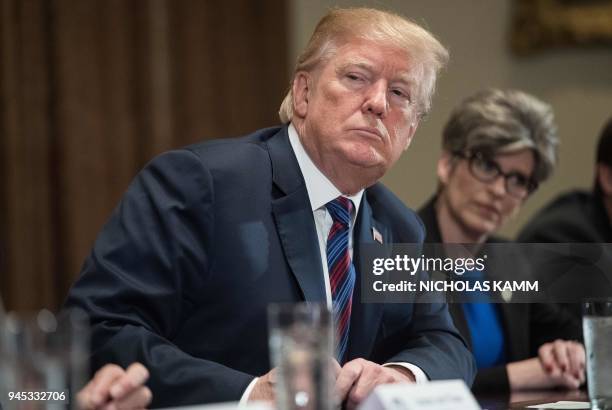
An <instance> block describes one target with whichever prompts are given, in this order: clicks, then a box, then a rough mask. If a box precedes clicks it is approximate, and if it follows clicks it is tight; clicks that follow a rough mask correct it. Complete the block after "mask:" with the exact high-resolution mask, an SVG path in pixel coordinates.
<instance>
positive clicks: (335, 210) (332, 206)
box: [325, 196, 353, 226]
mask: <svg viewBox="0 0 612 410" xmlns="http://www.w3.org/2000/svg"><path fill="white" fill-rule="evenodd" d="M325 207H326V208H327V212H329V214H330V215H331V217H332V220H333V221H334V222H339V223H341V224H343V225H345V226H349V220H350V217H351V213H352V212H353V202H352V201H351V200H350V199H348V198H345V197H343V196H339V197H338V198H336V199H334V200H333V201H329V202H328V203H327V204H326V205H325Z"/></svg>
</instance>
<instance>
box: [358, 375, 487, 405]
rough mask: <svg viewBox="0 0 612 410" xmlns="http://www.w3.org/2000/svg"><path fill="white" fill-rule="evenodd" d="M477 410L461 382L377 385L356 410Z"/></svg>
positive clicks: (468, 390)
mask: <svg viewBox="0 0 612 410" xmlns="http://www.w3.org/2000/svg"><path fill="white" fill-rule="evenodd" d="M457 409H462V410H480V406H479V405H478V402H477V401H476V399H475V398H474V396H473V395H472V392H470V389H469V388H468V387H467V385H466V384H465V383H464V382H463V380H443V381H432V382H427V383H422V384H409V383H406V384H404V383H396V384H385V385H382V386H378V387H377V388H375V389H374V391H373V392H372V393H371V394H370V395H369V396H368V398H366V399H365V400H364V401H363V403H361V405H360V406H359V409H358V410H457Z"/></svg>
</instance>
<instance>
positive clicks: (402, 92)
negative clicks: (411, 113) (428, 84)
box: [391, 88, 409, 99]
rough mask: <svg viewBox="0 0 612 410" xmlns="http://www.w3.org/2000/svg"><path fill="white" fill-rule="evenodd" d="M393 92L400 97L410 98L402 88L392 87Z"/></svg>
mask: <svg viewBox="0 0 612 410" xmlns="http://www.w3.org/2000/svg"><path fill="white" fill-rule="evenodd" d="M391 92H392V93H393V94H395V95H397V96H398V97H402V98H406V99H409V97H408V94H406V93H405V92H404V91H402V90H400V89H398V88H393V89H391Z"/></svg>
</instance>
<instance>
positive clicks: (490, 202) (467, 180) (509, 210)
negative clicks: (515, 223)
mask: <svg viewBox="0 0 612 410" xmlns="http://www.w3.org/2000/svg"><path fill="white" fill-rule="evenodd" d="M480 165H481V166H482V167H485V169H484V171H485V172H486V171H487V169H486V167H490V169H492V168H494V167H495V165H497V167H498V168H499V170H501V172H502V173H503V174H504V175H512V176H511V177H510V180H509V181H508V183H507V182H506V179H507V177H504V175H498V176H497V177H496V178H495V179H493V180H492V181H490V182H483V181H482V178H480V179H479V178H477V177H476V176H475V173H474V172H473V170H474V169H475V167H474V166H472V167H471V168H470V161H469V159H467V158H459V157H452V156H451V155H450V154H449V153H445V154H444V155H443V156H442V158H441V159H440V161H439V163H438V177H439V179H440V183H441V185H442V189H441V192H440V196H439V198H440V201H443V203H444V206H446V207H447V209H448V213H449V215H450V217H451V218H452V219H453V220H454V222H455V223H456V225H457V226H459V227H460V229H461V230H463V231H464V234H465V236H466V237H474V238H479V237H482V236H489V235H491V234H493V233H494V232H495V231H497V230H498V229H499V228H500V227H501V226H502V225H503V224H504V223H505V222H506V221H507V220H508V219H509V218H510V217H512V216H513V215H514V214H516V213H517V212H518V210H519V209H520V206H521V205H522V204H523V202H524V200H525V199H526V198H527V194H525V195H523V196H516V195H513V194H512V193H510V192H508V189H507V186H508V184H512V183H513V182H516V178H521V177H522V178H525V180H530V179H531V177H532V174H533V171H534V168H535V158H534V154H533V151H532V150H530V149H523V150H520V151H516V152H512V153H504V154H497V155H494V156H493V157H490V158H485V159H484V161H481V162H480Z"/></svg>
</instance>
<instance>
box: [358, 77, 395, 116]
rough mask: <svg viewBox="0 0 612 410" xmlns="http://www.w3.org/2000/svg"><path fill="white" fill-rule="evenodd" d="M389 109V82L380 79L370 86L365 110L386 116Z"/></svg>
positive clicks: (364, 105)
mask: <svg viewBox="0 0 612 410" xmlns="http://www.w3.org/2000/svg"><path fill="white" fill-rule="evenodd" d="M388 109H389V107H388V101H387V84H386V83H385V81H383V80H379V81H377V82H375V83H373V84H372V85H371V86H370V87H369V88H368V91H367V94H366V98H365V102H364V104H363V110H364V111H365V112H369V113H372V114H374V115H376V116H377V117H379V118H385V117H386V116H387V111H388Z"/></svg>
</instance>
